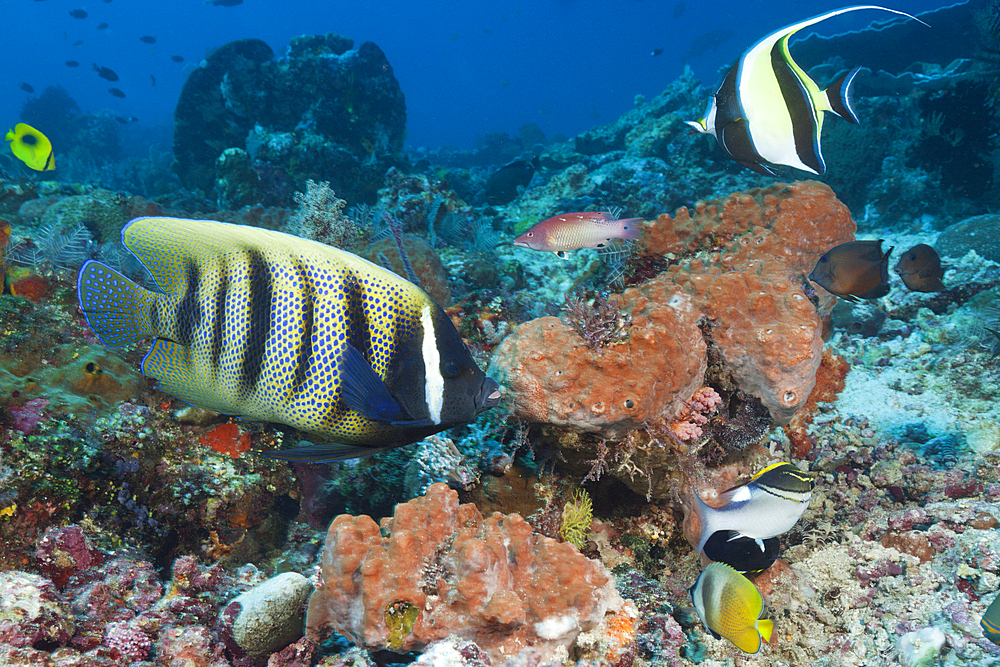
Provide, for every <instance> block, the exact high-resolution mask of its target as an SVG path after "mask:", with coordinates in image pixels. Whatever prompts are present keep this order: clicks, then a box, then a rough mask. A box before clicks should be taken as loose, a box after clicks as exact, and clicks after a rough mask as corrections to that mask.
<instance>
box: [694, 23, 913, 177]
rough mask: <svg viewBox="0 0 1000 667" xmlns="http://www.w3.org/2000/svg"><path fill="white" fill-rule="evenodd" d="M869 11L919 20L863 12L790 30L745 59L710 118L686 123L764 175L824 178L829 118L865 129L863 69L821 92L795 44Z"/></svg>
mask: <svg viewBox="0 0 1000 667" xmlns="http://www.w3.org/2000/svg"><path fill="white" fill-rule="evenodd" d="M862 9H878V10H881V11H885V12H891V13H893V14H899V15H900V16H906V17H908V18H911V19H913V20H915V21H920V19H917V18H915V17H913V16H910V15H909V14H907V13H905V12H900V11H897V10H895V9H887V8H885V7H879V6H877V5H858V6H855V7H843V8H841V9H834V10H832V11H829V12H826V13H825V14H820V15H819V16H814V17H812V18H810V19H806V20H804V21H800V22H798V23H793V24H792V25H789V26H785V27H784V28H781V29H780V30H777V31H775V32H772V33H771V34H769V35H767V36H766V37H764V38H763V39H761V40H760V41H759V42H757V43H756V44H754V45H753V46H752V47H750V49H749V50H748V51H747V52H746V53H744V54H743V55H742V56H740V59H739V60H737V61H736V63H735V64H733V66H732V67H731V68H730V69H729V71H728V72H727V73H726V76H725V78H724V79H723V81H722V84H721V85H720V86H719V88H718V90H716V92H715V94H714V95H713V96H712V99H711V100H710V101H709V104H708V109H707V111H706V112H705V116H704V117H703V118H702V119H701V120H697V121H694V120H689V121H687V123H688V125H690V126H691V127H693V128H694V129H696V130H698V131H699V132H703V133H707V134H711V135H713V136H714V137H715V138H716V140H717V141H718V142H719V146H721V147H722V149H723V150H724V151H726V153H727V154H728V155H729V157H731V158H733V159H734V160H736V161H737V162H739V163H740V164H741V165H743V166H744V167H747V168H749V169H753V170H754V171H756V172H759V173H761V174H765V175H772V176H773V175H776V174H775V172H774V170H773V169H772V168H771V166H770V165H778V164H781V165H786V166H789V167H795V168H796V169H802V170H803V171H808V172H812V173H814V174H822V173H824V172H825V171H826V162H825V161H824V160H823V153H822V151H821V149H820V136H821V134H822V131H823V112H826V111H829V112H831V113H834V114H836V115H838V116H840V117H841V118H844V119H845V120H848V121H850V122H852V123H857V122H858V118H857V116H856V115H855V113H854V110H853V109H852V108H851V102H850V86H851V82H852V81H853V80H854V76H855V75H856V74H857V72H858V69H857V68H855V69H854V70H852V71H851V72H849V73H848V74H845V75H844V76H843V77H841V78H840V79H839V80H837V81H836V82H834V83H833V84H832V85H831V86H830V87H829V88H827V89H826V90H820V88H819V86H818V85H816V82H815V81H813V80H812V79H811V78H809V75H808V74H806V73H805V71H804V70H803V69H802V68H801V67H799V65H798V64H797V63H796V62H795V61H794V60H793V59H792V55H791V53H790V52H789V50H788V39H789V38H790V37H791V36H792V35H794V34H795V33H796V32H798V31H799V30H801V29H803V28H806V27H808V26H811V25H815V24H817V23H819V22H821V21H825V20H827V19H829V18H833V17H834V16H839V15H841V14H846V13H848V12H855V11H859V10H862ZM920 22H921V23H923V21H920ZM925 25H926V24H925Z"/></svg>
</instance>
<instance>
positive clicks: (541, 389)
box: [490, 181, 856, 438]
mask: <svg viewBox="0 0 1000 667" xmlns="http://www.w3.org/2000/svg"><path fill="white" fill-rule="evenodd" d="M855 230H856V225H855V224H854V221H853V220H852V219H851V215H850V211H848V209H847V207H846V206H844V205H843V204H842V203H841V202H839V201H838V200H837V198H836V196H835V195H834V194H833V191H832V190H830V188H829V187H827V186H826V185H823V184H822V183H817V182H811V181H806V182H798V183H793V184H791V185H786V184H780V183H779V184H775V185H773V186H771V187H769V188H766V189H755V190H750V191H747V192H738V193H734V194H731V195H729V196H728V197H725V198H724V199H720V200H713V201H709V202H699V203H698V204H697V205H696V206H695V209H694V211H689V210H688V209H687V208H681V209H678V211H677V213H676V214H675V215H674V216H673V217H671V216H669V215H665V214H664V215H661V216H659V217H658V218H657V219H655V220H651V221H648V222H647V223H646V227H645V233H644V237H643V241H642V242H643V246H644V250H643V252H644V254H645V255H647V256H670V257H673V258H677V260H678V261H677V263H676V264H672V265H670V266H669V267H668V268H667V270H666V271H664V272H663V273H661V274H660V275H659V276H657V277H656V278H653V279H652V280H649V281H648V282H646V283H644V284H641V285H638V286H637V287H634V288H630V289H627V290H625V292H624V293H623V294H622V295H621V297H620V305H621V308H622V311H623V312H624V313H626V314H628V315H629V316H630V317H631V323H630V326H629V331H628V340H627V341H626V342H624V343H620V344H613V345H610V346H607V347H604V348H598V349H589V348H587V347H585V346H584V343H583V340H582V339H581V338H580V337H579V336H577V335H575V334H574V332H573V330H572V329H571V328H570V327H569V326H567V325H566V324H564V323H563V322H561V321H560V320H558V319H556V318H553V317H545V318H540V319H537V320H533V321H531V322H528V323H526V324H523V325H521V326H520V327H518V328H517V330H516V331H515V332H514V333H513V334H512V335H510V336H508V337H507V338H506V339H505V340H504V341H503V343H501V345H500V346H499V347H498V348H497V351H496V353H495V354H494V356H493V360H492V364H491V368H490V375H491V376H493V377H495V378H496V379H497V380H498V381H499V382H500V384H501V385H502V386H503V387H504V394H505V396H509V397H510V399H509V400H510V403H511V407H512V409H513V417H514V418H515V419H520V420H523V421H529V422H540V423H550V424H555V425H557V426H561V427H566V428H569V429H571V430H574V431H577V432H591V433H595V434H596V435H598V436H602V437H610V438H618V437H621V436H622V435H623V434H624V432H625V431H626V430H627V429H631V428H635V427H637V426H638V425H640V424H642V423H645V422H654V421H656V420H657V419H659V418H665V419H671V418H673V417H675V416H676V415H677V413H678V412H679V411H680V410H681V409H682V408H683V406H684V403H685V402H686V401H688V400H690V398H691V397H692V395H693V394H694V392H695V391H696V390H697V389H698V388H699V387H701V386H702V385H703V384H704V378H703V376H704V373H705V370H706V368H707V345H706V341H705V340H704V338H708V339H709V343H710V344H712V345H715V346H716V347H717V348H718V350H719V352H720V353H721V357H722V359H723V361H724V362H725V364H726V365H727V366H728V367H729V369H730V370H731V372H732V374H733V377H734V378H735V379H736V381H737V383H738V385H739V388H740V389H742V390H743V391H745V392H747V393H750V394H753V395H754V396H757V397H758V398H759V399H760V400H761V401H762V403H763V404H764V405H765V406H766V407H767V408H768V410H769V411H770V413H771V416H772V417H773V418H774V420H775V421H776V422H778V423H786V422H788V420H789V419H791V417H792V415H793V414H795V411H796V410H797V409H798V408H799V407H801V406H802V405H803V404H804V403H805V402H806V400H807V399H808V397H809V393H810V391H811V390H812V388H813V386H814V384H815V380H816V370H817V368H819V365H820V360H821V353H822V349H823V338H822V323H821V319H820V314H819V313H825V312H828V311H829V309H830V308H831V307H832V305H833V302H834V297H832V296H831V295H829V294H827V293H826V292H825V291H823V290H822V288H817V289H816V291H817V292H818V293H819V294H820V299H819V310H818V311H817V308H816V307H814V306H813V304H812V303H811V302H810V301H809V299H808V298H806V295H805V294H804V293H803V289H802V285H803V282H804V280H805V279H804V276H806V275H808V273H809V272H810V271H811V270H812V268H813V266H814V265H815V263H816V261H817V259H818V258H819V257H820V256H821V255H822V254H823V253H824V252H825V251H826V250H828V249H829V248H831V247H833V246H835V245H837V244H839V243H844V242H846V241H850V240H853V239H854V232H855ZM616 298H618V297H616ZM700 321H707V322H708V323H709V326H707V327H705V329H706V333H705V334H704V335H703V333H702V331H701V330H700V329H699V327H698V324H699V322H700Z"/></svg>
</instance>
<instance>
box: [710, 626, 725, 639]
mask: <svg viewBox="0 0 1000 667" xmlns="http://www.w3.org/2000/svg"><path fill="white" fill-rule="evenodd" d="M708 633H709V634H710V635H712V636H713V637H715V638H716V639H722V635H720V634H719V633H718V632H716V631H715V630H713V629H712V628H709V629H708Z"/></svg>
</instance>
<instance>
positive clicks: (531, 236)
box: [525, 232, 535, 239]
mask: <svg viewBox="0 0 1000 667" xmlns="http://www.w3.org/2000/svg"><path fill="white" fill-rule="evenodd" d="M525 236H527V237H528V238H529V239H531V238H534V237H535V232H528V233H527V234H525Z"/></svg>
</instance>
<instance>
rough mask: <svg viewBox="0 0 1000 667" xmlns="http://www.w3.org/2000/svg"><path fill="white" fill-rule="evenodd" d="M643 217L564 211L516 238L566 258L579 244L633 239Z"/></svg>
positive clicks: (518, 242) (519, 242)
mask: <svg viewBox="0 0 1000 667" xmlns="http://www.w3.org/2000/svg"><path fill="white" fill-rule="evenodd" d="M642 222H643V219H642V218H625V219H620V218H618V217H617V216H616V215H615V214H614V212H609V211H583V212H580V213H562V214H560V215H556V216H553V217H551V218H547V219H545V220H542V221H541V222H539V223H537V224H535V225H534V226H532V228H531V229H529V230H528V231H526V232H525V233H523V234H521V235H520V236H518V237H517V238H516V239H514V240H513V242H512V243H513V244H514V245H516V246H520V247H522V248H530V249H531V250H540V251H542V252H553V253H555V254H556V256H557V257H559V258H560V259H566V257H567V255H566V252H567V251H570V250H579V249H580V248H604V247H605V246H607V245H608V244H610V243H614V242H615V241H618V240H629V241H634V240H635V239H638V238H639V236H640V234H642Z"/></svg>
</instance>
